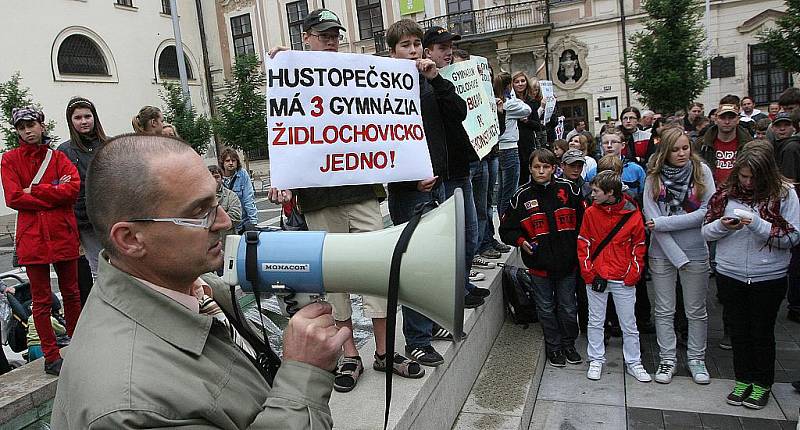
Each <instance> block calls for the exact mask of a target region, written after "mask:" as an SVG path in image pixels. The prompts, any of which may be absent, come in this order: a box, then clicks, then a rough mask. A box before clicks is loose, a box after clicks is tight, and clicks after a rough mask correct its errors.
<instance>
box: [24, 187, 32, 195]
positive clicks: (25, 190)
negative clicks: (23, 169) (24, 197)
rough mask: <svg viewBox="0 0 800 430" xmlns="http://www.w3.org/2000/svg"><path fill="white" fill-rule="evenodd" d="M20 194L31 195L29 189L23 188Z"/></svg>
mask: <svg viewBox="0 0 800 430" xmlns="http://www.w3.org/2000/svg"><path fill="white" fill-rule="evenodd" d="M22 192H23V193H25V194H30V193H31V187H28V188H23V189H22Z"/></svg>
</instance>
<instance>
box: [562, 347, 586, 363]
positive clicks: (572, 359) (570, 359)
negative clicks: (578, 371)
mask: <svg viewBox="0 0 800 430" xmlns="http://www.w3.org/2000/svg"><path fill="white" fill-rule="evenodd" d="M564 357H566V359H567V363H569V364H581V363H583V357H581V355H580V354H578V351H575V348H567V349H565V350H564Z"/></svg>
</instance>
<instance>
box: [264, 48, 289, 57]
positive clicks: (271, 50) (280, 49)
mask: <svg viewBox="0 0 800 430" xmlns="http://www.w3.org/2000/svg"><path fill="white" fill-rule="evenodd" d="M288 50H289V48H287V47H285V46H273V47H272V48H271V49H270V50H269V52H268V53H267V55H269V58H275V54H277V53H278V52H281V51H288Z"/></svg>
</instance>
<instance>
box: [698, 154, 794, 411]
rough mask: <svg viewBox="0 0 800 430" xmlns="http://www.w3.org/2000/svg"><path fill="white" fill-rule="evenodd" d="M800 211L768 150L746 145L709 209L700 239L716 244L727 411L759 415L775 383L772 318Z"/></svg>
mask: <svg viewBox="0 0 800 430" xmlns="http://www.w3.org/2000/svg"><path fill="white" fill-rule="evenodd" d="M798 225H800V204H798V199H797V194H796V192H795V190H794V187H793V186H792V184H791V183H789V182H788V181H787V180H786V178H784V177H783V176H782V175H781V174H780V173H779V172H778V167H777V165H776V163H775V157H774V155H773V151H772V146H771V145H770V144H769V143H768V142H763V141H755V142H750V143H748V144H747V145H745V146H744V148H742V149H741V150H740V151H739V153H738V154H737V156H736V162H735V164H734V166H733V169H732V170H731V174H730V176H728V178H727V180H726V181H725V183H724V184H723V185H722V186H721V187H720V188H719V190H717V192H716V193H714V196H713V197H712V198H711V201H710V203H709V205H708V213H707V214H706V219H705V225H704V226H703V230H702V231H703V237H704V238H705V240H707V241H715V242H717V254H716V261H717V268H716V269H717V288H719V290H720V293H721V298H722V301H723V304H724V306H725V312H726V314H727V322H728V324H729V330H730V336H731V343H732V346H733V368H734V374H735V377H736V382H735V384H734V387H733V390H732V391H731V393H730V394H729V395H728V397H727V401H728V403H729V404H731V405H736V406H738V405H743V406H745V407H748V408H752V409H761V408H763V407H764V406H766V404H767V402H768V401H769V395H770V389H771V387H772V384H773V382H774V379H775V318H776V317H777V314H778V308H779V307H780V304H781V302H782V301H783V299H784V297H785V295H786V288H787V270H788V267H789V261H790V259H791V249H792V248H793V247H794V246H796V245H797V244H798V243H800V232H798V230H797V226H798Z"/></svg>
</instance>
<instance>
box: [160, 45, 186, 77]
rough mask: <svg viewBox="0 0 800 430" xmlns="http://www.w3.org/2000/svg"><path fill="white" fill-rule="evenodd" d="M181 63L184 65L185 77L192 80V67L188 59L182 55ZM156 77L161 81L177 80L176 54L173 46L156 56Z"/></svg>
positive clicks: (178, 75)
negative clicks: (165, 79)
mask: <svg viewBox="0 0 800 430" xmlns="http://www.w3.org/2000/svg"><path fill="white" fill-rule="evenodd" d="M183 61H184V64H186V77H187V78H188V79H194V74H193V73H192V66H191V65H190V64H189V57H187V56H186V54H185V53H184V54H183ZM158 77H159V78H161V79H164V78H167V79H179V78H180V74H179V73H178V54H177V53H176V51H175V45H171V46H167V47H166V48H164V50H163V51H161V54H160V55H159V56H158Z"/></svg>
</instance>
